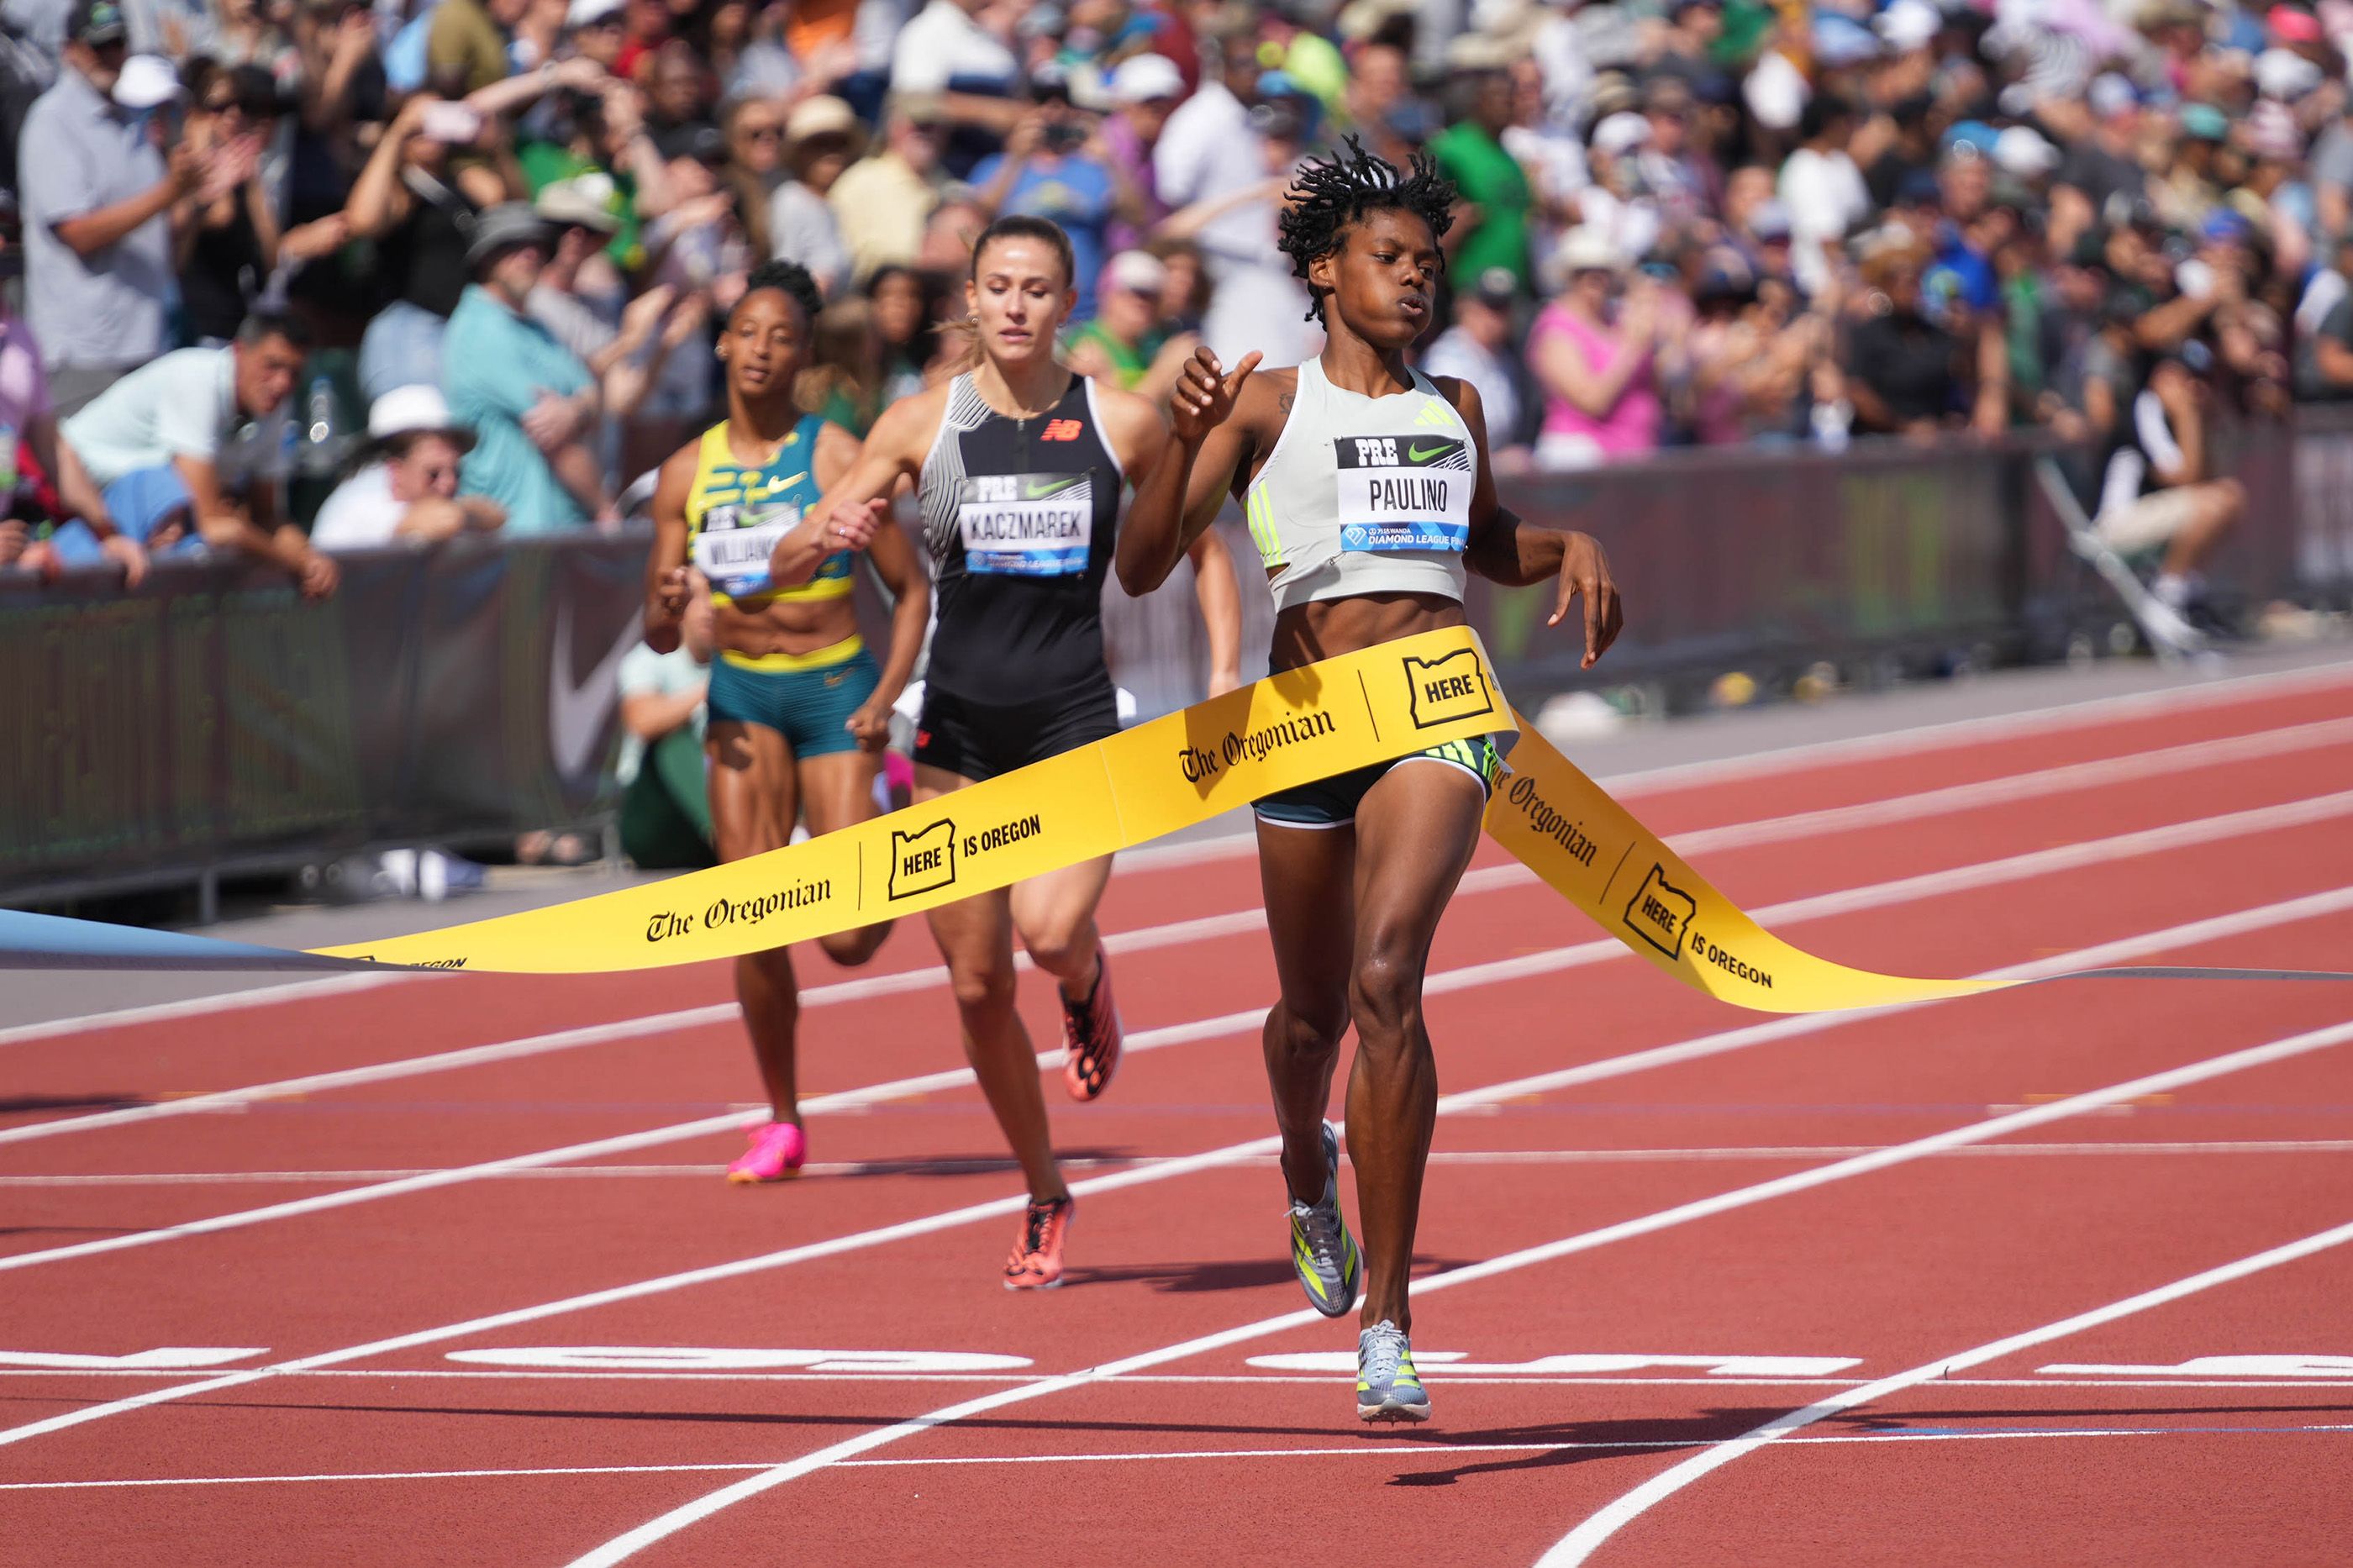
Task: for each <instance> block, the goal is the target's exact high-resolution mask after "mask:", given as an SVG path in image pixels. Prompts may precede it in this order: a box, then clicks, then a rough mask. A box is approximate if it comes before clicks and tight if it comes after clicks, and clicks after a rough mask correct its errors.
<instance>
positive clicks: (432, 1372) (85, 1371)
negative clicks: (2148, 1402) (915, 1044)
mask: <svg viewBox="0 0 2353 1568" xmlns="http://www.w3.org/2000/svg"><path fill="white" fill-rule="evenodd" d="M1440 1373H1444V1374H1445V1375H1443V1376H1440V1375H1439V1374H1440ZM186 1375H187V1369H186V1368H185V1367H183V1368H179V1369H177V1370H168V1369H165V1368H162V1367H155V1368H139V1367H77V1368H74V1369H72V1370H69V1371H59V1370H52V1369H48V1368H42V1367H20V1366H11V1367H0V1378H9V1377H18V1378H23V1377H38V1378H46V1379H48V1380H50V1381H51V1382H58V1381H64V1380H71V1381H77V1382H78V1381H79V1380H80V1379H82V1378H88V1377H185V1376H186ZM1060 1375H1062V1374H1061V1373H1049V1372H1033V1373H1018V1372H577V1371H575V1372H564V1371H553V1370H549V1369H547V1368H543V1367H329V1368H325V1369H323V1370H321V1371H317V1372H290V1373H280V1374H279V1376H278V1379H277V1381H279V1382H281V1383H282V1382H285V1381H287V1380H288V1379H291V1378H359V1379H372V1380H375V1381H377V1382H386V1383H415V1382H419V1381H423V1382H432V1381H435V1380H444V1381H448V1380H456V1381H470V1382H476V1383H482V1382H492V1383H551V1382H554V1383H573V1384H589V1383H599V1382H604V1383H671V1384H678V1383H714V1384H739V1383H740V1384H770V1383H857V1384H867V1383H923V1384H987V1385H988V1386H990V1387H998V1386H1010V1385H1012V1384H1019V1383H1043V1382H1045V1381H1046V1380H1047V1379H1049V1378H1051V1377H1059V1376H1060ZM1422 1379H1423V1381H1424V1382H1427V1383H1432V1384H1438V1383H1443V1384H1446V1385H1448V1387H1449V1388H1450V1389H1465V1388H1487V1387H1496V1388H1859V1387H1861V1386H1862V1384H1864V1383H1866V1382H1868V1381H1869V1380H1868V1379H1866V1378H1860V1377H1715V1376H1709V1377H1644V1376H1641V1375H1636V1374H1625V1375H1618V1376H1609V1377H1601V1376H1594V1377H1580V1376H1575V1375H1571V1374H1567V1373H1546V1374H1541V1375H1540V1374H1535V1373H1529V1374H1526V1375H1520V1374H1508V1375H1507V1374H1504V1373H1479V1374H1477V1375H1475V1376H1465V1375H1463V1374H1461V1373H1456V1372H1455V1371H1454V1370H1453V1369H1452V1368H1451V1367H1437V1366H1433V1367H1431V1368H1430V1369H1429V1370H1427V1371H1425V1372H1424V1373H1422ZM1119 1381H1120V1385H1121V1386H1122V1387H1127V1386H1130V1385H1142V1384H1170V1385H1172V1386H1185V1387H1194V1386H1198V1387H1228V1388H1249V1387H1255V1386H1258V1385H1260V1384H1302V1385H1304V1386H1308V1387H1314V1388H1319V1389H1328V1388H1330V1387H1331V1386H1332V1384H1333V1381H1334V1379H1333V1376H1332V1374H1331V1373H1306V1372H1251V1373H1135V1374H1134V1375H1133V1376H1130V1377H1123V1378H1121V1379H1120V1380H1119ZM1936 1386H1937V1387H1938V1388H1940V1389H1942V1388H2102V1389H2109V1390H2117V1389H2128V1388H2137V1389H2151V1390H2155V1389H2163V1390H2167V1391H2168V1392H2178V1391H2179V1390H2182V1389H2191V1388H2209V1389H2251V1388H2267V1389H2274V1390H2285V1389H2316V1390H2319V1391H2321V1392H2323V1393H2327V1392H2331V1391H2335V1390H2339V1389H2347V1388H2353V1378H2326V1377H2235V1378H2189V1377H2165V1378H2147V1377H2024V1378H2021V1377H1979V1378H1970V1377H1951V1378H1939V1379H1937V1380H1936ZM2286 1408H2290V1409H2294V1408H2298V1407H2296V1406H2287V1407H2286ZM744 1468H747V1469H765V1468H767V1467H766V1466H765V1465H753V1466H746V1467H744Z"/></svg>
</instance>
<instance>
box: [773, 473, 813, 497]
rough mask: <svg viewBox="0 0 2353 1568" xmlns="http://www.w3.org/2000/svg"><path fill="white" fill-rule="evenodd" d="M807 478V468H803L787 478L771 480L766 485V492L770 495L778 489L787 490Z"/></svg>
mask: <svg viewBox="0 0 2353 1568" xmlns="http://www.w3.org/2000/svg"><path fill="white" fill-rule="evenodd" d="M807 478H808V470H807V468H803V469H802V470H801V471H800V472H799V473H797V474H795V475H794V476H793V477H792V478H790V479H775V480H771V481H770V482H769V485H768V493H769V494H770V495H775V494H776V492H777V491H779V490H788V489H792V488H793V487H794V486H795V485H797V484H798V483H800V482H801V481H802V480H803V479H807Z"/></svg>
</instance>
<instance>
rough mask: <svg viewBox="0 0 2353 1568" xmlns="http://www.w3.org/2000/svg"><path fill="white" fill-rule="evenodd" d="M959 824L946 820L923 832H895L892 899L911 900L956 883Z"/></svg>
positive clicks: (941, 820)
mask: <svg viewBox="0 0 2353 1568" xmlns="http://www.w3.org/2000/svg"><path fill="white" fill-rule="evenodd" d="M955 853H956V844H955V822H954V821H953V820H951V819H949V818H947V817H942V818H941V819H940V820H939V821H937V822H934V823H933V824H932V825H931V826H929V827H926V828H924V829H923V831H922V832H921V833H902V832H900V831H899V830H898V829H897V828H895V827H894V828H892V830H891V897H892V898H893V899H911V898H913V897H914V896H915V895H916V894H917V893H929V892H934V891H937V890H938V889H942V888H944V887H946V886H947V885H948V884H949V883H951V882H954V881H955Z"/></svg>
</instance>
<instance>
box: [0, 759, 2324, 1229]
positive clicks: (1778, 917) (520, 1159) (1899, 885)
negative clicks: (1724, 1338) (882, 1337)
mask: <svg viewBox="0 0 2353 1568" xmlns="http://www.w3.org/2000/svg"><path fill="white" fill-rule="evenodd" d="M2348 813H2353V790H2340V791H2338V792H2337V793H2336V794H2334V795H2316V796H2314V797H2312V798H2310V799H2307V800H2296V801H2287V802H2284V803H2282V804H2280V805H2267V806H2257V807H2254V808H2253V809H2251V810H2248V811H2242V812H2232V813H2229V814H2226V815H2224V816H2210V817H2201V818H2199V819H2197V820H2194V821H2190V822H2184V823H2175V824H2172V825H2170V826H2165V827H2156V828H2143V829H2140V830H2138V831H2137V832H2132V833H2124V834H2118V835H2117V836H2116V837H2112V838H2096V839H2092V840H2090V841H2088V842H2085V843H2082V844H2063V845H2060V846H2057V847H2054V848H2051V849H2038V850H2033V851H2031V852H2030V853H2028V854H2024V855H2017V856H2012V857H2011V858H2009V859H2006V860H1990V861H1986V862H1984V863H1982V864H1978V865H1972V866H1960V867H1955V868H1951V869H1948V870H1944V871H1929V872H1924V873H1922V874H1920V875H1918V876H1914V877H1904V878H1898V879H1895V880H1894V881H1892V882H1881V883H1876V884H1873V885H1871V886H1867V887H1862V888H1850V889H1842V890H1841V891H1838V892H1833V893H1821V894H1816V895H1813V896H1811V897H1809V898H1803V899H1793V900H1788V902H1785V903H1779V904H1771V905H1767V906H1766V907H1765V908H1763V909H1760V910H1757V911H1756V918H1757V920H1759V921H1770V922H1773V923H1778V924H1780V925H1784V926H1787V925H1793V924H1797V923H1799V922H1800V921H1807V920H1813V919H1819V918H1821V917H1823V916H1827V915H1837V914H1851V913H1854V912H1856V911H1858V910H1871V909H1882V908H1885V907H1888V906H1890V905H1893V904H1900V903H1907V902H1911V901H1914V900H1919V899H1926V898H1931V897H1937V896H1942V895H1945V894H1947V893H1952V892H1957V891H1964V890H1969V889H1981V888H1988V887H1993V886H1996V885H1998V884H2000V883H2005V882H2014V881H2018V880H2021V879H2028V878H2032V877H2038V876H2044V875H2048V874H2050V873H2052V872H2053V871H2059V870H2071V869H2074V868H2081V867H2084V866H2091V865H2096V864H2100V863H2102V862H2104V861H2107V860H2112V859H2117V858H2126V857H2129V856H2135V855H2143V854H2149V853H2153V852H2155V851H2158V850H2162V849H2170V848H2178V847H2184V846H2188V845H2193V844H2206V843H2212V842H2215V841H2217V840H2220V839H2225V838H2232V837H2240V836H2242V835H2245V834H2250V833H2261V832H2269V831H2274V830H2277V829H2282V828H2286V827H2295V826H2305V825H2307V824H2310V823H2314V822H2321V821H2326V820H2327V819H2329V818H2331V817H2337V816H2345V815H2348ZM1466 880H1467V879H1466ZM2344 891H2345V890H2344V889H2340V890H2339V891H2338V892H2337V893H2324V894H2319V895H2316V897H2318V898H2320V899H2323V900H2328V899H2333V898H2337V897H2339V896H2341V895H2342V894H2343V892H2344ZM1625 956H1626V949H1625V947H1624V945H1623V944H1622V943H1620V942H1618V941H1616V940H1615V939H1614V938H1609V937H1603V938H1599V939H1598V940H1595V941H1590V942H1580V943H1577V944H1573V945H1571V946H1568V947H1561V948H1554V949H1551V950H1550V951H1548V952H1538V953H1530V954H1527V955H1525V956H1522V957H1517V958H1505V959H1495V960H1492V961H1490V962H1488V963H1474V964H1467V965H1464V966H1463V967H1461V968H1459V969H1450V970H1441V971H1440V972H1438V973H1434V974H1432V975H1430V977H1429V978H1428V980H1426V981H1425V982H1424V984H1423V985H1422V994H1424V995H1425V996H1440V995H1446V994H1451V993H1453V992H1457V991H1465V990H1474V989H1479V988H1482V987H1484V986H1488V985H1493V984H1498V983H1499V982H1503V981H1511V980H1522V979H1526V978H1528V977H1530V976H1532V975H1537V974H1550V973H1558V972H1559V971H1562V970H1565V969H1571V968H1576V967H1579V966H1581V965H1584V964H1588V963H1600V962H1602V961H1604V960H1609V959H1616V958H1623V957H1625ZM2027 967H2028V968H2031V969H2034V970H2035V971H2036V972H2037V973H2041V974H2060V973H2065V972H2066V970H2067V969H2070V968H2091V967H2095V965H2094V964H2093V963H2090V962H2089V961H2085V962H2083V963H2070V964H2065V965H2063V966H2061V967H2058V968H2050V967H2046V966H2043V965H2029V966H2027ZM1803 1016H1806V1015H1800V1017H1803ZM1264 1021H1265V1010H1264V1008H1263V1007H1250V1008H1244V1009H1242V1010H1240V1011H1239V1012H1233V1013H1226V1014H1222V1015H1220V1016H1217V1017H1212V1018H1199V1019H1196V1020H1194V1021H1193V1022H1191V1023H1187V1024H1174V1025H1168V1026H1163V1027H1161V1028H1157V1029H1145V1030H1142V1031H1139V1032H1138V1033H1136V1034H1134V1035H1132V1036H1130V1037H1128V1039H1127V1043H1126V1045H1125V1047H1124V1049H1127V1050H1129V1051H1147V1050H1157V1049H1162V1048H1165V1047H1170V1046H1177V1045H1185V1044H1189V1043H1191V1042H1194V1041H1198V1040H1205V1039H1217V1038H1220V1037H1226V1036H1229V1035H1233V1034H1236V1033H1241V1032H1248V1031H1252V1030H1255V1029H1257V1028H1259V1027H1260V1026H1261V1024H1262V1023H1263V1022H1264ZM1789 1021H1790V1020H1788V1019H1784V1020H1781V1022H1782V1023H1788V1022H1789ZM1757 1027H1760V1028H1765V1029H1771V1028H1773V1027H1775V1025H1772V1024H1767V1025H1761V1026H1757ZM1670 1048H1672V1047H1670ZM1059 1061H1060V1053H1059V1052H1054V1051H1043V1052H1040V1053H1039V1056H1038V1065H1039V1068H1049V1069H1050V1068H1053V1067H1054V1066H1056V1065H1057V1064H1058V1063H1059ZM971 1081H972V1069H971V1068H949V1069H946V1070H944V1071H941V1072H936V1073H927V1074H924V1075H923V1076H921V1077H917V1078H912V1079H896V1080H893V1081H892V1082H888V1083H881V1084H873V1085H870V1086H869V1087H867V1088H865V1089H849V1090H846V1091H843V1092H840V1093H836V1094H828V1095H817V1096H812V1097H811V1098H809V1099H808V1100H804V1101H803V1102H802V1107H801V1108H802V1110H803V1112H804V1114H808V1115H825V1114H830V1113H832V1112H834V1111H838V1110H854V1109H861V1108H863V1107H866V1106H870V1105H879V1104H883V1103H887V1102H889V1101H891V1100H903V1099H908V1098H911V1097H913V1096H915V1095H921V1094H930V1093H934V1092H935V1091H937V1090H940V1089H951V1088H956V1087H959V1086H962V1085H964V1084H967V1083H970V1082H971ZM743 1122H744V1118H743V1116H742V1115H741V1114H740V1113H737V1112H733V1111H731V1112H729V1113H727V1114H726V1115H723V1116H711V1117H702V1118H699V1119H697V1120H694V1121H685V1122H681V1123H678V1124H676V1125H673V1126H670V1127H657V1128H653V1129H650V1130H649V1131H643V1132H629V1133H622V1134H619V1135H617V1136H615V1137H610V1138H600V1139H595V1140H592V1141H590V1142H583V1143H569V1144H565V1145H563V1146H562V1147H560V1148H555V1149H546V1150H542V1151H540V1152H537V1153H534V1154H521V1155H514V1156H512V1157H507V1158H502V1159H498V1160H488V1161H482V1162H480V1163H475V1164H471V1165H461V1166H456V1167H453V1168H451V1169H449V1170H446V1171H437V1172H434V1173H431V1174H429V1175H423V1176H406V1177H402V1178H400V1179H399V1180H396V1181H391V1182H382V1183H377V1184H372V1185H368V1186H361V1187H348V1188H344V1189H343V1190H342V1191H339V1192H332V1193H321V1194H315V1195H313V1196H311V1197H306V1198H294V1199H290V1200H288V1201H286V1202H283V1203H277V1204H269V1205H264V1206H262V1207H259V1208H251V1209H239V1210H236V1211H233V1212H231V1213H227V1214H222V1215H209V1216H207V1217H206V1218H203V1219H197V1220H190V1221H187V1222H185V1223H184V1224H180V1225H174V1226H158V1227H156V1228H154V1229H151V1230H142V1231H132V1232H130V1233H128V1234H125V1235H121V1236H110V1237H100V1238H99V1239H97V1240H94V1241H83V1242H75V1243H73V1244H71V1245H69V1246H66V1247H47V1248H44V1249H42V1250H38V1251H33V1252H19V1253H15V1254H11V1255H9V1256H6V1257H0V1273H5V1272H8V1271H11V1270H15V1269H20V1268H37V1267H39V1266H41V1265H43V1264H48V1263H63V1262H68V1261H70V1260H72V1259H75V1258H94V1257H99V1256H101V1255H103V1254H106V1253H110V1252H121V1251H124V1250H127V1249H129V1248H132V1247H152V1246H153V1245H155V1244H156V1243H158V1242H164V1241H175V1240H181V1239H185V1238H186V1237H194V1236H210V1235H214V1234H216V1233H218V1232H221V1231H227V1230H241V1229H244V1228H246V1227H248V1226H256V1225H266V1224H271V1223H274V1222H276V1221H279V1220H282V1219H294V1218H299V1217H301V1215H311V1214H318V1213H322V1212H324V1211H326V1210H330V1209H336V1208H344V1207H348V1206H350V1205H353V1204H362V1203H373V1202H375V1201H376V1200H378V1199H381V1198H390V1197H399V1196H403V1195H405V1194H409V1193H415V1192H425V1191H428V1190H431V1189H434V1188H438V1187H447V1186H455V1185H458V1184H462V1183H466V1182H470V1181H476V1180H479V1179H481V1178H483V1177H486V1176H494V1175H503V1174H506V1173H510V1172H512V1171H515V1170H518V1169H528V1168H531V1167H534V1166H546V1165H567V1164H576V1163H581V1162H583V1161H588V1160H597V1159H602V1158H604V1157H605V1156H607V1155H608V1154H620V1153H628V1152H631V1151H633V1150H638V1149H646V1148H651V1147H655V1146H657V1145H659V1144H662V1143H668V1142H678V1141H680V1140H682V1139H687V1138H699V1137H702V1136H704V1135H705V1134H708V1133H713V1132H721V1131H727V1130H729V1129H731V1128H736V1127H740V1126H742V1125H743Z"/></svg>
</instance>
